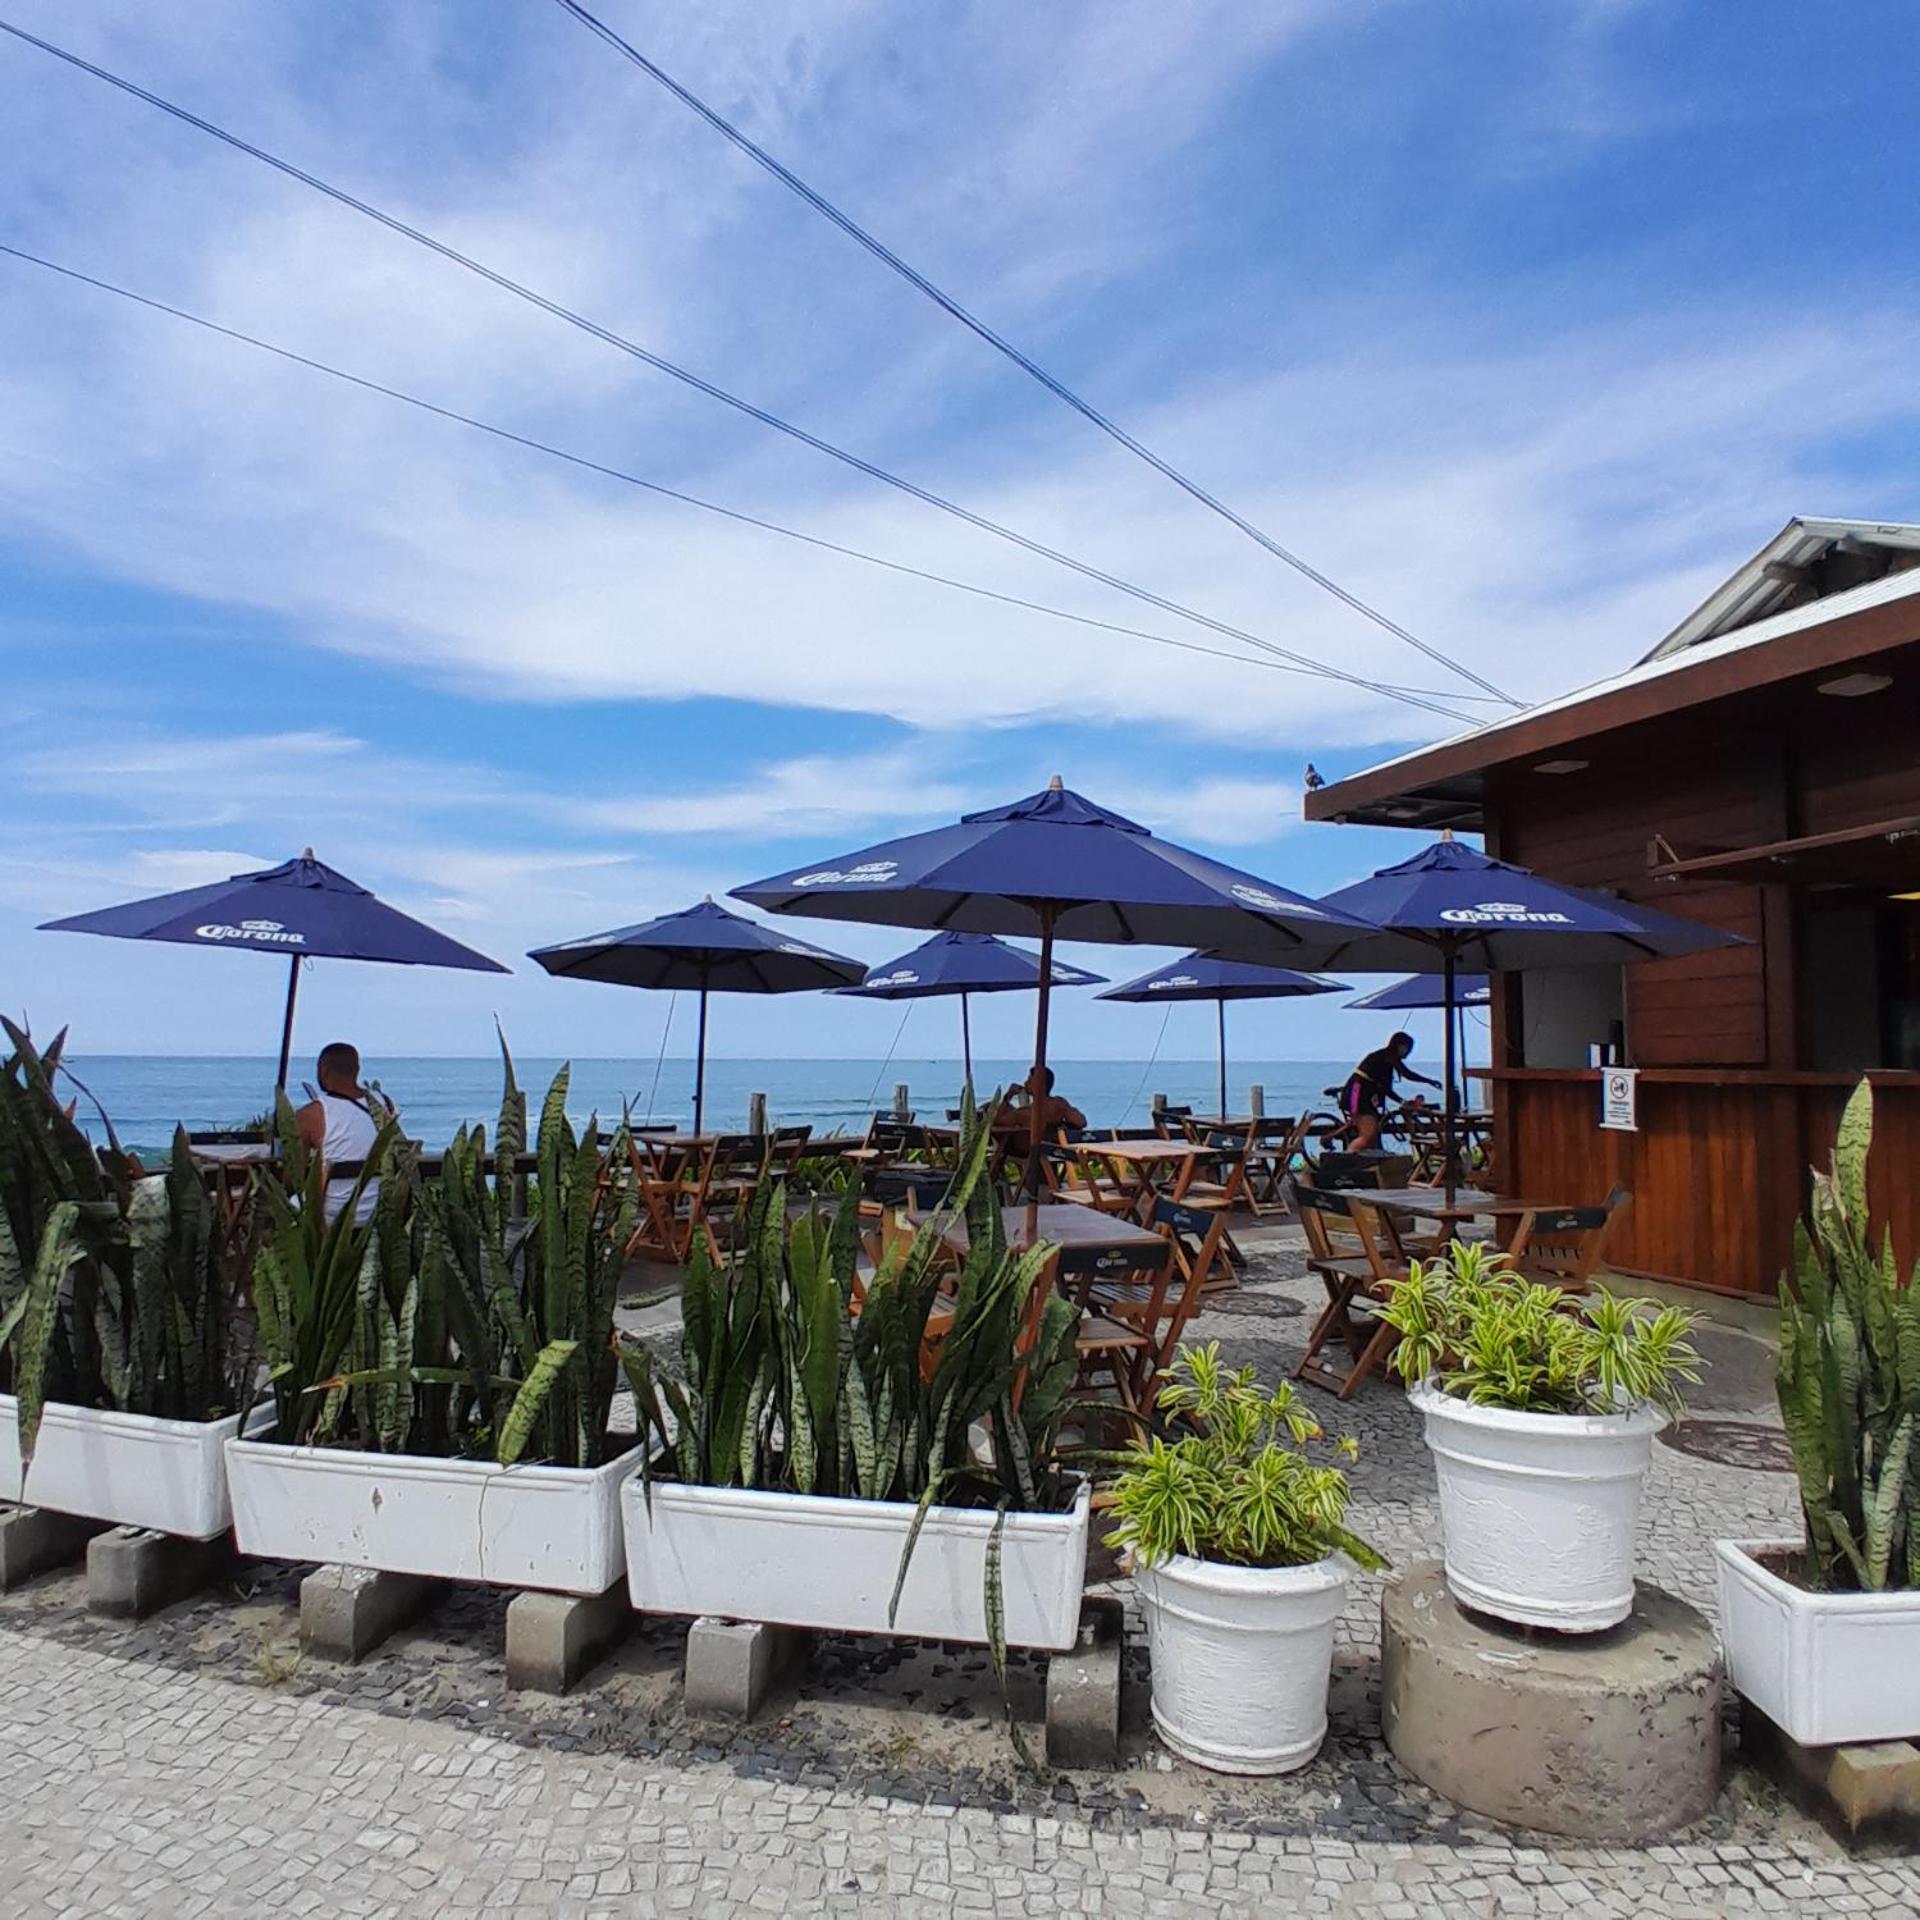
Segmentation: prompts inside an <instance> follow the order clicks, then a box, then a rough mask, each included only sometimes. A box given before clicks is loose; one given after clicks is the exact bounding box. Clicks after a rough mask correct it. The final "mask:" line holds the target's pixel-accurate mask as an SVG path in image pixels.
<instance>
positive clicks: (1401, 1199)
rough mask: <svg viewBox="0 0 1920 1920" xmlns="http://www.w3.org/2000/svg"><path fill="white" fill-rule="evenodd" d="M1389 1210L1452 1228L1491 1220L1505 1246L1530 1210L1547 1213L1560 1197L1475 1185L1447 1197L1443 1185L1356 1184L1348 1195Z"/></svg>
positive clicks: (1458, 1189)
mask: <svg viewBox="0 0 1920 1920" xmlns="http://www.w3.org/2000/svg"><path fill="white" fill-rule="evenodd" d="M1351 1197H1352V1198H1353V1199H1355V1200H1363V1201H1365V1202H1366V1204H1367V1205H1368V1206H1370V1207H1380V1208H1383V1209H1384V1210H1386V1211H1387V1212H1389V1213H1411V1214H1414V1215H1416V1216H1417V1217H1418V1218H1420V1219H1422V1220H1433V1221H1437V1222H1438V1223H1439V1224H1440V1225H1441V1226H1443V1227H1445V1228H1446V1229H1447V1230H1448V1231H1449V1232H1452V1231H1453V1230H1454V1229H1455V1228H1457V1227H1458V1226H1459V1225H1460V1224H1461V1223H1462V1222H1463V1221H1466V1220H1491V1221H1492V1222H1493V1233H1494V1239H1495V1240H1496V1241H1497V1242H1498V1243H1499V1244H1500V1245H1501V1246H1503V1247H1504V1246H1507V1245H1508V1244H1509V1243H1510V1242H1511V1241H1512V1239H1513V1236H1514V1232H1515V1230H1516V1229H1517V1228H1518V1226H1519V1224H1520V1222H1521V1221H1522V1220H1523V1219H1524V1218H1525V1217H1526V1216H1527V1215H1528V1214H1530V1213H1548V1212H1552V1211H1554V1210H1556V1209H1557V1208H1558V1207H1560V1206H1562V1205H1564V1204H1566V1203H1565V1202H1561V1201H1549V1200H1523V1199H1521V1198H1519V1197H1518V1196H1517V1195H1514V1194H1511V1193H1483V1192H1481V1190H1480V1189H1479V1188H1478V1187H1465V1186H1463V1187H1459V1188H1456V1189H1455V1191H1454V1196H1453V1198H1452V1199H1451V1200H1449V1199H1448V1198H1447V1194H1446V1189H1445V1188H1444V1187H1374V1188H1367V1187H1356V1188H1355V1189H1354V1190H1353V1193H1352V1196H1351Z"/></svg>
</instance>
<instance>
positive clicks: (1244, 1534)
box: [1107, 1341, 1386, 1568]
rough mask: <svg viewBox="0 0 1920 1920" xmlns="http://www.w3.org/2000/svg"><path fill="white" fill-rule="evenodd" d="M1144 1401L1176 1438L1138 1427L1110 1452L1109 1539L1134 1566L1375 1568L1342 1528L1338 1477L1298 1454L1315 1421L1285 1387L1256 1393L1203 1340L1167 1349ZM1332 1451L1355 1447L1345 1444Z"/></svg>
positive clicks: (1251, 1374)
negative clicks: (1175, 1562)
mask: <svg viewBox="0 0 1920 1920" xmlns="http://www.w3.org/2000/svg"><path fill="white" fill-rule="evenodd" d="M1156 1407H1157V1410H1158V1412H1160V1413H1161V1414H1162V1415H1164V1416H1165V1417H1166V1419H1167V1420H1168V1421H1169V1423H1171V1424H1173V1425H1174V1426H1175V1428H1176V1429H1177V1430H1178V1437H1177V1438H1176V1439H1173V1440H1171V1441H1169V1440H1167V1439H1164V1438H1162V1437H1161V1436H1160V1435H1159V1434H1143V1435H1142V1436H1141V1437H1140V1439H1139V1440H1137V1441H1136V1442H1135V1444H1134V1445H1133V1447H1132V1448H1131V1449H1130V1450H1129V1451H1127V1452H1126V1453H1123V1454H1120V1455H1118V1456H1116V1460H1117V1464H1118V1465H1119V1468H1120V1471H1119V1474H1118V1475H1117V1476H1116V1478H1115V1479H1114V1482H1113V1486H1112V1500H1113V1507H1112V1511H1113V1516H1114V1520H1115V1525H1114V1528H1113V1531H1112V1532H1111V1533H1109V1534H1108V1535H1107V1544H1108V1545H1109V1546H1113V1547H1121V1548H1125V1549H1126V1550H1127V1551H1129V1552H1131V1553H1132V1554H1134V1555H1135V1556H1136V1557H1137V1559H1138V1560H1139V1562H1140V1564H1141V1565H1142V1566H1144V1567H1156V1566H1159V1565H1160V1564H1161V1563H1162V1562H1163V1561H1166V1560H1170V1559H1172V1558H1173V1557H1174V1556H1175V1555H1176V1554H1180V1555H1184V1556H1186V1557H1187V1558H1189V1559H1196V1560H1211V1561H1214V1562H1216V1563H1218V1564H1221V1565H1224V1566H1230V1567H1302V1566H1311V1565H1312V1564H1313V1563H1314V1562H1315V1561H1316V1560H1324V1559H1325V1558H1326V1557H1327V1556H1328V1555H1329V1554H1331V1553H1344V1554H1345V1555H1346V1556H1347V1557H1348V1559H1350V1560H1352V1561H1354V1562H1355V1563H1356V1564H1358V1565H1360V1566H1363V1567H1368V1568H1380V1567H1383V1566H1385V1565H1386V1561H1385V1559H1384V1558H1382V1556H1381V1555H1380V1553H1379V1552H1378V1551H1377V1550H1376V1549H1375V1548H1373V1547H1371V1546H1369V1545H1368V1543H1367V1542H1366V1541H1364V1540H1363V1539H1361V1538H1360V1536H1359V1535H1358V1534H1356V1533H1355V1532H1354V1531H1353V1530H1352V1529H1351V1528H1350V1527H1349V1526H1348V1525H1347V1524H1346V1512H1347V1501H1348V1497H1349V1495H1348V1487H1347V1476H1346V1474H1345V1473H1344V1472H1343V1471H1342V1469H1341V1468H1340V1467H1338V1466H1335V1465H1333V1464H1332V1463H1331V1462H1318V1461H1314V1460H1312V1459H1310V1458H1309V1457H1308V1455H1307V1453H1306V1447H1307V1445H1308V1443H1309V1442H1310V1441H1315V1440H1318V1439H1320V1438H1321V1437H1322V1434H1321V1429H1320V1423H1319V1421H1317V1420H1316V1419H1314V1417H1313V1416H1312V1414H1310V1413H1309V1412H1308V1411H1307V1410H1306V1408H1305V1407H1304V1406H1303V1405H1302V1404H1301V1402H1300V1399H1299V1396H1298V1394H1296V1393H1295V1391H1294V1389H1293V1386H1292V1384H1291V1382H1289V1381H1284V1380H1283V1381H1281V1382H1280V1384H1279V1385H1278V1386H1275V1387H1272V1388H1267V1387H1263V1386H1262V1385H1261V1384H1260V1381H1259V1377H1258V1375H1257V1373H1256V1372H1255V1370H1254V1369H1253V1368H1252V1367H1250V1366H1248V1367H1241V1368H1239V1369H1237V1370H1235V1371H1229V1370H1228V1369H1227V1368H1226V1367H1225V1366H1223V1365H1222V1364H1221V1360H1220V1347H1219V1343H1218V1342H1217V1341H1210V1342H1209V1343H1208V1344H1207V1345H1205V1346H1200V1347H1182V1348H1181V1349H1180V1351H1179V1353H1178V1354H1177V1355H1175V1357H1174V1361H1173V1364H1172V1365H1171V1366H1170V1367H1169V1368H1168V1369H1167V1377H1166V1381H1165V1384H1164V1385H1163V1386H1162V1387H1161V1389H1160V1392H1159V1396H1158V1399H1157V1401H1156ZM1334 1451H1335V1453H1336V1454H1338V1455H1339V1457H1340V1458H1341V1459H1343V1460H1345V1461H1347V1462H1351V1461H1353V1460H1354V1459H1356V1458H1357V1457H1358V1454H1359V1449H1358V1447H1357V1445H1356V1444H1355V1443H1354V1442H1353V1441H1352V1440H1350V1439H1343V1440H1339V1441H1336V1442H1335V1443H1334Z"/></svg>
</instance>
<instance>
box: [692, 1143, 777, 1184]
mask: <svg viewBox="0 0 1920 1920" xmlns="http://www.w3.org/2000/svg"><path fill="white" fill-rule="evenodd" d="M771 1144H772V1142H771V1137H770V1136H769V1135H767V1134H764V1133H723V1134H721V1135H720V1136H719V1137H718V1138H717V1139H716V1140H715V1141H714V1143H713V1148H712V1151H711V1152H710V1153H709V1154H708V1155H707V1166H708V1169H709V1172H710V1174H711V1175H712V1177H714V1178H716V1179H733V1180H758V1179H759V1178H760V1176H761V1175H762V1174H763V1173H764V1172H765V1171H766V1168H767V1152H768V1149H769V1147H770V1146H771Z"/></svg>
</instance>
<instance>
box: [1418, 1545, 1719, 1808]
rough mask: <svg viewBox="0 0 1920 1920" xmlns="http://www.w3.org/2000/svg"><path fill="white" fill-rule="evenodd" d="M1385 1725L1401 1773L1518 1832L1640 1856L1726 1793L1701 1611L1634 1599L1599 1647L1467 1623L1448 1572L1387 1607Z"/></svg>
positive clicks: (1478, 1621) (1429, 1577) (1421, 1574)
mask: <svg viewBox="0 0 1920 1920" xmlns="http://www.w3.org/2000/svg"><path fill="white" fill-rule="evenodd" d="M1380 1619H1381V1696H1382V1697H1381V1711H1380V1717H1381V1724H1382V1726H1383V1728H1384V1730H1385V1733H1386V1737H1387V1745H1388V1746H1389V1747H1390V1748H1392V1750H1393V1752H1394V1753H1395V1755H1396V1756H1397V1757H1398V1758H1399V1760H1400V1761H1401V1763H1402V1764H1403V1765H1405V1766H1406V1767H1408V1768H1410V1769H1411V1770H1412V1771H1413V1772H1414V1773H1416V1774H1417V1775H1418V1776H1419V1777H1420V1778H1421V1779H1422V1780H1424V1781H1425V1782H1426V1783H1427V1785H1428V1786H1430V1787H1432V1788H1433V1789H1434V1790H1435V1791H1436V1792H1439V1793H1443V1794H1445V1795H1446V1796H1447V1798H1448V1799H1450V1800H1456V1801H1458V1802H1459V1803H1460V1805H1462V1806H1463V1807H1471V1808H1472V1809H1473V1810H1474V1811H1475V1812H1476V1813H1484V1814H1486V1815H1488V1816H1489V1817H1490V1818H1492V1819H1495V1820H1501V1821H1505V1822H1506V1823H1507V1824H1509V1825H1511V1826H1517V1827H1535V1828H1539V1829H1541V1830H1542V1831H1544V1832H1547V1833H1560V1834H1569V1835H1572V1836H1574V1837H1576V1838H1578V1839H1583V1840H1601V1841H1615V1842H1629V1843H1638V1842H1641V1841H1646V1840H1650V1839H1652V1838H1654V1837H1655V1836H1656V1835H1659V1834H1662V1833H1665V1832H1668V1831H1670V1830H1671V1829H1672V1828H1675V1827H1680V1826H1685V1825H1687V1824H1688V1823H1689V1822H1690V1821H1694V1820H1698V1819H1700V1818H1701V1817H1702V1816H1703V1815H1705V1814H1706V1813H1707V1812H1709V1811H1710V1810H1711V1809H1712V1807H1713V1804H1714V1802H1715V1801H1716V1799H1718V1797H1719V1792H1720V1695H1721V1676H1720V1661H1719V1651H1718V1649H1717V1647H1716V1646H1715V1644H1714V1635H1713V1629H1712V1628H1711V1627H1710V1626H1709V1625H1708V1624H1707V1622H1706V1620H1705V1619H1703V1618H1702V1617H1701V1615H1700V1614H1699V1613H1697V1612H1696V1611H1695V1610H1694V1609H1693V1608H1692V1607H1690V1606H1688V1605H1687V1604H1686V1603H1685V1602H1684V1601H1681V1600H1677V1599H1675V1598H1674V1597H1673V1596H1672V1595H1671V1594H1668V1593H1662V1592H1661V1591H1660V1590H1659V1589H1658V1588H1657V1587H1649V1586H1646V1585H1642V1586H1640V1587H1639V1588H1638V1589H1637V1590H1636V1593H1635V1598H1634V1608H1633V1612H1632V1613H1631V1614H1630V1615H1628V1617H1627V1618H1626V1619H1625V1620H1624V1621H1622V1622H1621V1624H1620V1625H1619V1626H1617V1627H1613V1628H1610V1629H1609V1630H1608V1631H1607V1632H1605V1633H1592V1634H1578V1635H1573V1634H1553V1633H1545V1632H1538V1631H1532V1632H1530V1631H1527V1630H1525V1629H1520V1628H1506V1627H1502V1626H1500V1625H1498V1624H1497V1623H1495V1622H1493V1621H1490V1620H1487V1619H1485V1618H1483V1617H1482V1616H1480V1615H1477V1614H1469V1613H1465V1612H1463V1611H1462V1610H1461V1609H1460V1607H1458V1606H1457V1605H1456V1604H1455V1603H1454V1600H1453V1597H1452V1595H1451V1594H1450V1593H1449V1592H1448V1591H1447V1583H1446V1574H1445V1571H1444V1569H1443V1568H1442V1567H1441V1565H1440V1564H1439V1562H1438V1561H1425V1562H1421V1563H1419V1564H1417V1565H1414V1566H1411V1567H1408V1568H1406V1569H1405V1570H1404V1571H1403V1572H1401V1573H1399V1574H1397V1575H1396V1576H1395V1577H1394V1578H1393V1579H1391V1580H1390V1581H1388V1583H1387V1586H1386V1590H1385V1592H1384V1593H1383V1594H1382V1596H1381V1602H1380Z"/></svg>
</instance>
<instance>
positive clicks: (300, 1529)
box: [227, 1440, 640, 1593]
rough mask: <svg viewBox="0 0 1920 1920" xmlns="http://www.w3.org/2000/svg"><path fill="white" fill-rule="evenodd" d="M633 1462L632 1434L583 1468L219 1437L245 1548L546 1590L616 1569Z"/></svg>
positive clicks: (586, 1582) (590, 1581) (566, 1588)
mask: <svg viewBox="0 0 1920 1920" xmlns="http://www.w3.org/2000/svg"><path fill="white" fill-rule="evenodd" d="M639 1467H640V1449H639V1447H638V1446H635V1447H631V1448H629V1449H628V1451H627V1452H625V1453H623V1454H621V1455H619V1456H618V1457H617V1458H616V1459H613V1460H609V1461H608V1462H607V1463H606V1465H605V1466H601V1467H594V1468H591V1469H589V1468H583V1467H550V1466H525V1467H520V1466H515V1467H502V1466H497V1465H496V1464H495V1463H494V1462H493V1461H491V1460H432V1459H426V1458H423V1457H421V1456H418V1455H414V1454H404V1453H354V1452H349V1451H347V1450H346V1449H344V1448H339V1447H283V1446H276V1445H275V1444H274V1443H273V1442H271V1441H267V1440H229V1441H228V1442H227V1475H228V1479H229V1480H230V1482H231V1484H232V1487H233V1532H234V1538H235V1539H236V1540H237V1541H238V1542H239V1545H240V1550H241V1552H243V1553H253V1554H259V1555H262V1556H263V1557H265V1558H267V1559H272V1560H318V1561H321V1562H323V1563H326V1564H329V1565H336V1566H347V1567H375V1568H378V1569H380V1570H381V1571H382V1572H386V1573H418V1574H425V1575H428V1576H429V1577H432V1578H438V1579H443V1580H482V1581H487V1582H489V1583H491V1584H492V1585H494V1586H501V1587H534V1588H539V1589H542V1590H544V1591H546V1592H550V1593H604V1592H605V1591H606V1590H607V1588H609V1587H610V1586H612V1585H613V1584H614V1583H615V1582H616V1581H617V1580H618V1579H619V1578H620V1568H621V1550H620V1483H621V1482H622V1481H623V1480H625V1479H626V1478H627V1476H628V1475H629V1474H632V1473H636V1472H638V1471H639Z"/></svg>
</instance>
